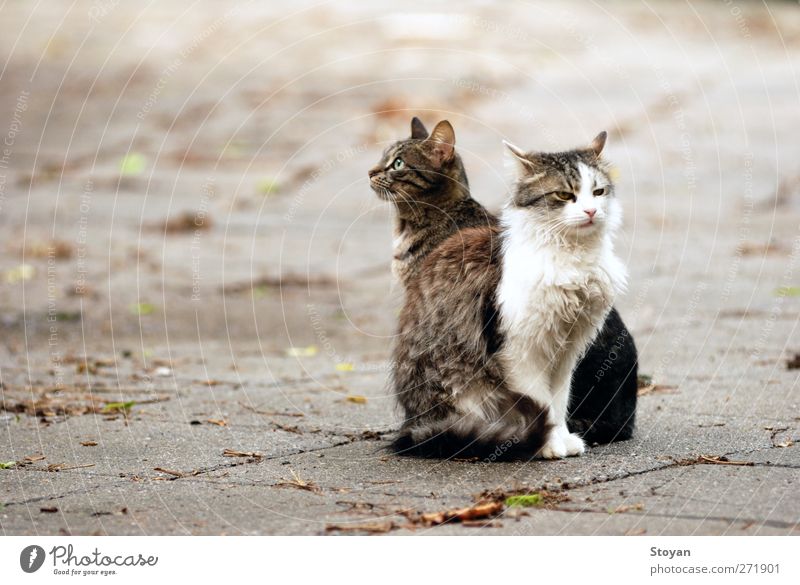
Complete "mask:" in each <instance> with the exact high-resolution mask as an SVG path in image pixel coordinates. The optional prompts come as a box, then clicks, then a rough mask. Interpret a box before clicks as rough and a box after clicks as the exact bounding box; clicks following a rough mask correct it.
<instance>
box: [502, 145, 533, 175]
mask: <svg viewBox="0 0 800 585" xmlns="http://www.w3.org/2000/svg"><path fill="white" fill-rule="evenodd" d="M503 146H505V147H506V149H505V151H504V152H505V156H504V157H503V158H504V160H503V162H504V163H505V166H506V169H507V170H508V172H509V173H510V174H511V176H512V177H513V178H514V179H517V178H519V177H521V176H522V175H523V174H524V173H525V172H527V171H530V164H531V162H530V161H529V160H528V159H527V158H526V156H525V152H524V151H523V150H522V149H521V148H519V147H517V146H514V145H513V144H511V143H510V142H509V141H507V140H503Z"/></svg>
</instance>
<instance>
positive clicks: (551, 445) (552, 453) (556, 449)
mask: <svg viewBox="0 0 800 585" xmlns="http://www.w3.org/2000/svg"><path fill="white" fill-rule="evenodd" d="M540 454H541V456H542V458H544V459H563V458H564V457H566V456H567V444H566V443H565V442H564V437H563V436H562V435H561V433H558V432H556V431H553V432H551V433H550V436H549V437H548V438H547V442H546V443H545V444H544V447H542V450H541V451H540Z"/></svg>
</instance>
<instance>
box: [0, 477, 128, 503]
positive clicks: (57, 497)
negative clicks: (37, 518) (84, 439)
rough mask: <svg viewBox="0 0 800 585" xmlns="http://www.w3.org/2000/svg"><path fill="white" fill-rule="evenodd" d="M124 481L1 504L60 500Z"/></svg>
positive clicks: (118, 484) (123, 483)
mask: <svg viewBox="0 0 800 585" xmlns="http://www.w3.org/2000/svg"><path fill="white" fill-rule="evenodd" d="M126 483H127V482H124V481H117V482H112V483H102V484H96V485H91V486H85V487H82V488H80V489H75V490H69V491H67V492H64V493H61V494H56V495H52V496H36V497H35V498H29V499H27V500H22V501H19V502H3V506H4V507H6V508H9V507H11V506H27V505H29V504H35V503H37V502H50V501H53V500H61V499H64V498H66V497H68V496H74V495H77V494H86V493H90V492H93V491H95V490H97V489H99V488H102V487H114V486H119V487H121V486H123V485H125V484H126Z"/></svg>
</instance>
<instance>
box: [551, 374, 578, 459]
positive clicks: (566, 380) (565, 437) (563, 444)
mask: <svg viewBox="0 0 800 585" xmlns="http://www.w3.org/2000/svg"><path fill="white" fill-rule="evenodd" d="M576 362H577V360H576V359H565V360H563V361H562V362H561V363H560V364H559V365H558V366H556V368H555V370H554V372H553V377H552V381H551V392H552V393H553V397H552V400H551V402H550V416H551V418H552V420H551V422H552V424H553V429H552V430H551V431H550V438H549V439H548V441H547V443H546V444H545V446H544V448H542V457H544V458H545V459H556V458H561V457H571V456H574V455H582V454H583V452H584V451H585V450H586V447H585V446H584V444H583V439H581V438H580V437H579V436H578V435H577V434H575V433H570V432H569V429H568V428H567V407H568V405H569V392H570V386H571V384H570V382H571V381H572V372H573V370H574V369H575V365H576Z"/></svg>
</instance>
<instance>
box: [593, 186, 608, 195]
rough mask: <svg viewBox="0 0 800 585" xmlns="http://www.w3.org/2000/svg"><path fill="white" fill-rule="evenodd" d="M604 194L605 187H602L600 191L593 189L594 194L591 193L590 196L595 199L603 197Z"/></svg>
mask: <svg viewBox="0 0 800 585" xmlns="http://www.w3.org/2000/svg"><path fill="white" fill-rule="evenodd" d="M605 194H606V188H605V187H603V188H602V189H595V190H594V192H593V193H592V195H594V196H595V197H600V196H601V195H605Z"/></svg>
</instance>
